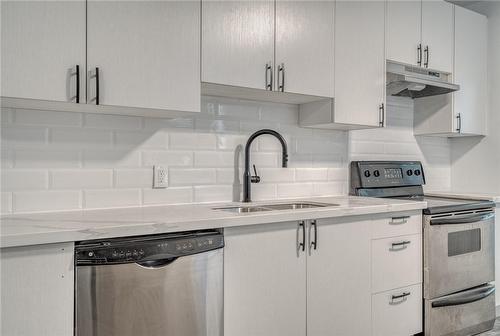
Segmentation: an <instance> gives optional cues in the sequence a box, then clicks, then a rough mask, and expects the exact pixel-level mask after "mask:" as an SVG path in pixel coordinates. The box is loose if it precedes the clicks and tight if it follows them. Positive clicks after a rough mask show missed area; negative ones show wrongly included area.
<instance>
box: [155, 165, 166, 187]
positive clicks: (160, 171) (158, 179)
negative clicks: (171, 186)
mask: <svg viewBox="0 0 500 336" xmlns="http://www.w3.org/2000/svg"><path fill="white" fill-rule="evenodd" d="M166 187H168V174H167V168H165V167H162V166H153V188H154V189H158V188H166Z"/></svg>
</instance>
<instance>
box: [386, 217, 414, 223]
mask: <svg viewBox="0 0 500 336" xmlns="http://www.w3.org/2000/svg"><path fill="white" fill-rule="evenodd" d="M409 218H410V216H403V217H392V218H391V221H390V222H389V224H391V225H401V224H406V223H408V219H409Z"/></svg>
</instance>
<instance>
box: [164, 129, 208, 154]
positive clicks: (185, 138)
mask: <svg viewBox="0 0 500 336" xmlns="http://www.w3.org/2000/svg"><path fill="white" fill-rule="evenodd" d="M169 146H170V147H169V148H171V149H196V150H203V149H215V148H216V136H215V135H214V134H205V133H193V132H191V133H179V132H176V133H170V134H169Z"/></svg>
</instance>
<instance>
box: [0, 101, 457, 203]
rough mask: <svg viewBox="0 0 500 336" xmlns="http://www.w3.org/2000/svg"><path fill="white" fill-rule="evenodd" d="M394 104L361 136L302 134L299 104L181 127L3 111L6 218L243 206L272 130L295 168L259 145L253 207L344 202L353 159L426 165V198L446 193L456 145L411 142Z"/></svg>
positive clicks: (237, 111) (245, 109)
mask: <svg viewBox="0 0 500 336" xmlns="http://www.w3.org/2000/svg"><path fill="white" fill-rule="evenodd" d="M387 103H388V109H387V125H388V127H386V128H384V129H379V128H377V129H370V130H360V131H351V132H342V131H334V130H320V129H309V128H301V127H298V125H297V113H298V112H297V111H298V108H297V107H296V106H294V105H287V104H275V103H259V102H252V101H244V100H236V99H229V98H220V97H203V98H202V112H201V113H200V114H199V117H195V118H191V117H188V118H177V119H166V118H143V117H129V116H118V115H94V114H80V113H73V112H51V111H37V110H21V109H5V108H2V118H3V120H2V135H1V139H2V157H1V158H2V169H3V170H4V172H3V174H2V176H3V177H2V180H3V181H2V190H1V191H2V213H12V212H13V213H16V212H25V211H46V210H65V209H79V208H82V207H83V208H102V207H125V206H132V205H141V204H177V203H189V202H219V201H222V202H225V201H239V200H241V193H242V184H241V183H242V175H243V168H244V155H243V151H244V146H245V144H246V141H247V139H248V136H249V135H250V133H251V132H253V131H256V130H259V129H263V128H271V129H275V130H277V131H279V132H280V133H281V134H282V135H283V136H284V137H285V139H286V141H287V144H288V153H289V162H288V167H289V168H287V169H283V168H281V146H280V144H279V142H278V141H277V140H276V139H275V138H274V137H271V136H263V137H259V138H258V140H257V141H255V142H254V143H253V144H252V148H251V159H250V164H251V165H252V164H255V165H256V167H257V171H258V174H259V175H260V176H261V178H262V182H261V183H259V184H252V197H253V199H254V200H265V199H279V198H291V197H309V196H324V195H338V194H346V193H347V192H348V191H347V187H348V176H349V169H348V164H349V161H351V160H421V161H422V162H423V164H424V168H425V171H426V177H427V188H430V189H448V187H449V185H450V161H451V159H450V157H451V154H450V143H449V140H447V139H443V138H428V137H415V136H414V135H413V111H412V109H413V102H412V101H411V100H409V99H404V98H403V99H400V98H395V99H394V98H392V97H389V98H388V100H387ZM153 165H163V166H165V167H166V168H168V170H169V174H168V179H169V187H168V188H166V189H152V179H153V171H152V167H153ZM235 169H237V170H236V172H235ZM30 171H32V172H34V174H30V173H29V172H30ZM47 188H52V190H51V189H49V190H47Z"/></svg>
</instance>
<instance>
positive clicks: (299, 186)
mask: <svg viewBox="0 0 500 336" xmlns="http://www.w3.org/2000/svg"><path fill="white" fill-rule="evenodd" d="M312 194H313V184H312V183H283V184H278V198H292V197H309V196H312Z"/></svg>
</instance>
